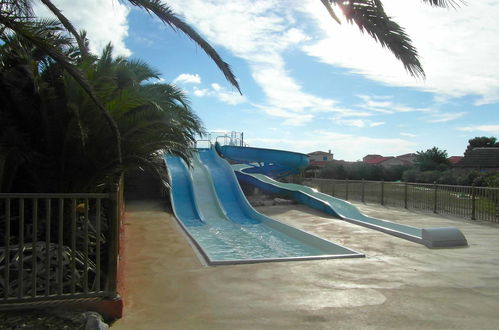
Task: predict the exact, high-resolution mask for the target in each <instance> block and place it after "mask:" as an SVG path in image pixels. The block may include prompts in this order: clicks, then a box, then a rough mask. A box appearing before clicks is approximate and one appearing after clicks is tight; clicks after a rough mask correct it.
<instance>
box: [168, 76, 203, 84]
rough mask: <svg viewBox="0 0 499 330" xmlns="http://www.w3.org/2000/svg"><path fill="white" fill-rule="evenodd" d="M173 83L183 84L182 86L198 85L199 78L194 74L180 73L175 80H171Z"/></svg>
mask: <svg viewBox="0 0 499 330" xmlns="http://www.w3.org/2000/svg"><path fill="white" fill-rule="evenodd" d="M173 83H175V84H177V83H184V84H200V83H201V77H200V76H199V75H198V74H197V73H196V74H190V73H182V74H180V75H179V76H178V77H177V78H175V79H173Z"/></svg>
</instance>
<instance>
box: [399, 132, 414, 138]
mask: <svg viewBox="0 0 499 330" xmlns="http://www.w3.org/2000/svg"><path fill="white" fill-rule="evenodd" d="M400 135H402V136H407V137H416V136H417V135H416V134H412V133H407V132H400Z"/></svg>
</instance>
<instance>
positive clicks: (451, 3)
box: [422, 0, 465, 8]
mask: <svg viewBox="0 0 499 330" xmlns="http://www.w3.org/2000/svg"><path fill="white" fill-rule="evenodd" d="M422 1H423V2H424V3H426V4H428V5H430V6H435V7H442V8H449V7H451V8H458V7H460V6H459V5H460V4H465V1H463V0H422Z"/></svg>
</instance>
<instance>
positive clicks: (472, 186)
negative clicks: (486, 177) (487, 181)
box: [471, 183, 476, 220]
mask: <svg viewBox="0 0 499 330" xmlns="http://www.w3.org/2000/svg"><path fill="white" fill-rule="evenodd" d="M475 201H476V191H475V184H474V183H473V184H472V185H471V220H476V214H475V213H476V208H475Z"/></svg>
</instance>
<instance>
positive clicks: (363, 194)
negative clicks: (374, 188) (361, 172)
mask: <svg viewBox="0 0 499 330" xmlns="http://www.w3.org/2000/svg"><path fill="white" fill-rule="evenodd" d="M364 196H365V187H364V179H362V195H361V197H360V200H361V201H362V203H364Z"/></svg>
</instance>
